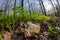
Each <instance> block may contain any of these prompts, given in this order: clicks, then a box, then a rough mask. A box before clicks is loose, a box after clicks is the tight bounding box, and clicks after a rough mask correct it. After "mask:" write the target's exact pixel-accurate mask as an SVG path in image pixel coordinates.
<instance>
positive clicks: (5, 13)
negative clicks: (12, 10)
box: [4, 0, 8, 14]
mask: <svg viewBox="0 0 60 40" xmlns="http://www.w3.org/2000/svg"><path fill="white" fill-rule="evenodd" d="M7 5H8V0H6V4H5V8H4V10H5V12H4V13H5V14H6V12H7Z"/></svg>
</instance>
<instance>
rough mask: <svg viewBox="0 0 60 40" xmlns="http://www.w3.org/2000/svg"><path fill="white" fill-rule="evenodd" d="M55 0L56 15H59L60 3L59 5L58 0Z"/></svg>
mask: <svg viewBox="0 0 60 40" xmlns="http://www.w3.org/2000/svg"><path fill="white" fill-rule="evenodd" d="M56 2H57V5H56V9H57V16H60V5H59V2H58V0H56Z"/></svg>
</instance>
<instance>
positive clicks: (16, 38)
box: [2, 19, 60, 40]
mask: <svg viewBox="0 0 60 40" xmlns="http://www.w3.org/2000/svg"><path fill="white" fill-rule="evenodd" d="M57 20H58V21H57V23H58V24H59V28H60V19H57ZM40 24H41V25H40V26H41V29H40V30H41V31H40V34H39V35H38V37H34V36H31V37H25V35H24V33H23V32H20V31H18V32H16V31H12V32H9V31H7V30H4V31H3V32H2V34H3V40H60V33H59V35H58V36H55V35H53V34H52V33H51V35H49V36H48V31H47V24H46V23H45V24H44V23H40ZM48 24H51V25H52V26H54V25H55V24H54V22H52V21H50V22H48ZM18 28H19V27H18Z"/></svg>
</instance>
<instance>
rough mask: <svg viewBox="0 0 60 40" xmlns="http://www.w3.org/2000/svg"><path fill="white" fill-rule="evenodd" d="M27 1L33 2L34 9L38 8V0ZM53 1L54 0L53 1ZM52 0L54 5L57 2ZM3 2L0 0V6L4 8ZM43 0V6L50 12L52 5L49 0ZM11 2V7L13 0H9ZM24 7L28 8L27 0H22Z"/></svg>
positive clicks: (4, 0) (3, 0) (18, 3)
mask: <svg viewBox="0 0 60 40" xmlns="http://www.w3.org/2000/svg"><path fill="white" fill-rule="evenodd" d="M29 1H30V3H33V5H34V4H35V8H36V9H39V8H40V5H39V2H38V1H37V0H29ZM53 1H54V2H55V3H54V2H53ZM53 1H52V2H53V4H54V5H56V4H57V3H56V1H55V0H53ZM58 1H59V3H60V0H58ZM5 2H6V0H0V8H4V6H5V5H4V4H5ZM43 2H44V6H45V9H46V11H50V12H51V10H54V9H52V8H53V6H52V5H51V3H50V1H48V0H43ZM2 4H3V5H2ZM11 4H12V5H11V7H13V4H14V0H12V1H11ZM19 5H20V1H19V0H17V6H19ZM24 7H25V8H28V1H27V0H24Z"/></svg>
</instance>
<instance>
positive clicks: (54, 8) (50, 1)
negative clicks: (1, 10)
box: [49, 0, 56, 15]
mask: <svg viewBox="0 0 60 40" xmlns="http://www.w3.org/2000/svg"><path fill="white" fill-rule="evenodd" d="M49 1H50V3H51V4H52V6H53V9H54V11H55V15H56V8H55V7H54V4H53V2H52V0H49Z"/></svg>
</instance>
